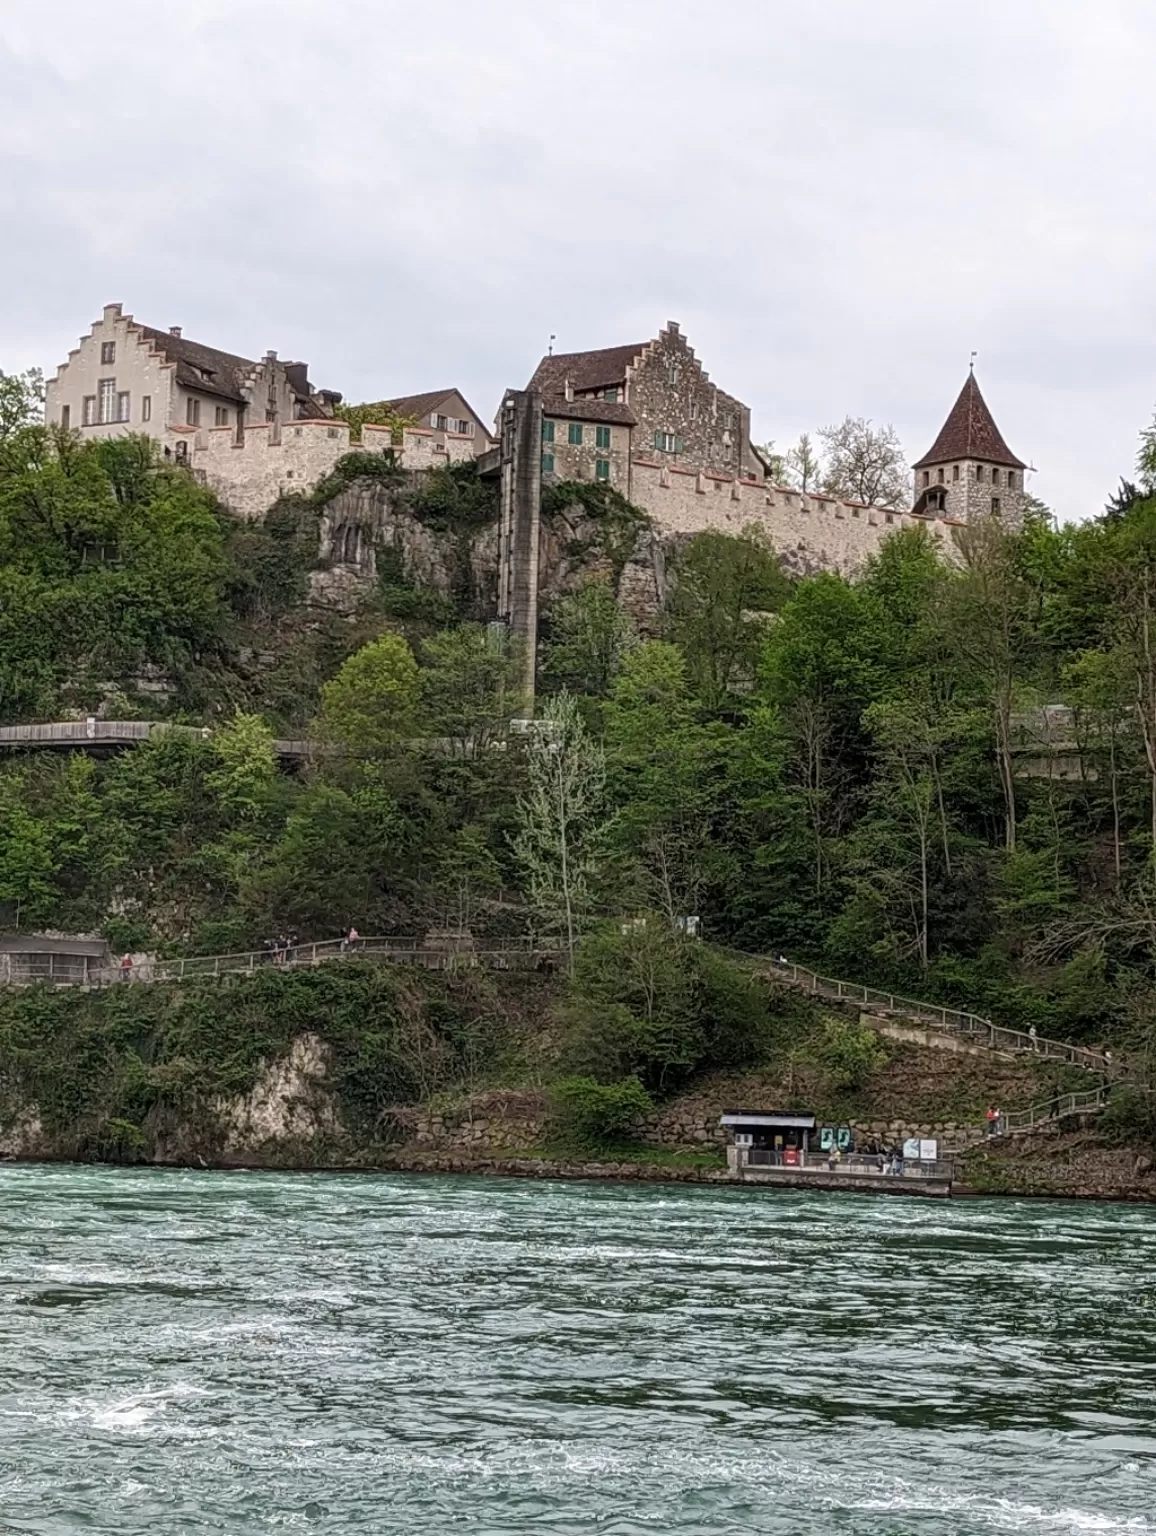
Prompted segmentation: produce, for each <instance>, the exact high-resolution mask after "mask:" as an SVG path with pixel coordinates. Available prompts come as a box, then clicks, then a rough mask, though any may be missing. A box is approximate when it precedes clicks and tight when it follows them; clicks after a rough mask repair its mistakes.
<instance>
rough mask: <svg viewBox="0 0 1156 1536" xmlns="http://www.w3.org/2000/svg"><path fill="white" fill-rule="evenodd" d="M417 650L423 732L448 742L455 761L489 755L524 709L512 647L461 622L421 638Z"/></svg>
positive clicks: (479, 627)
mask: <svg viewBox="0 0 1156 1536" xmlns="http://www.w3.org/2000/svg"><path fill="white" fill-rule="evenodd" d="M420 652H421V661H422V668H421V678H420V706H421V731H422V734H423V735H424V736H432V737H437V738H440V739H441V740H448V741H450V742H451V743H452V744H453V748H454V752H455V755H457V756H458V757H477V756H479V754H481V753H483V752H486V751H488V750H489V749H490V747H491V746H492V745H493V743H494V741H495V740H497V739H498V737H500V736H501V735H503V734H504V732H505V729H506V726H507V725H508V724H509V722H510V719H511V717H513V716H517V715H520V714H521V713H522V711H523V709H524V707H525V701H524V699H523V696H522V694H521V691H520V686H519V685H520V678H521V672H522V667H521V662H520V659H519V657H518V655H517V654H516V652H515V649H514V647H513V646H511V644H510V642H509V641H508V639H507V638H506V636H504V635H498V634H494V633H492V632H491V631H490V630H488V629H487V628H486V626H485V625H484V624H462V625H460V626H459V627H458V628H457V629H448V630H443V631H442V632H441V633H440V634H436V635H431V636H430V637H429V638H428V639H426V640H423V641H422V642H421V645H420Z"/></svg>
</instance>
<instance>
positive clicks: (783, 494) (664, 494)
mask: <svg viewBox="0 0 1156 1536" xmlns="http://www.w3.org/2000/svg"><path fill="white" fill-rule="evenodd" d="M630 498H631V500H632V501H633V502H634V503H635V505H636V506H639V507H641V508H642V509H643V511H645V512H647V513H649V515H650V516H651V517H652V518H653V520H654V523H655V526H656V529H657V531H658V533H659V534H662V535H670V534H684V535H690V534H695V533H703V532H707V531H713V532H718V533H729V534H739V533H742V532H743V530H744V529H746V528H749V527H751V526H754V527H757V528H759V529H761V530H762V531H763V533H765V534H766V536H767V538H768V539H769V540H770V542H771V545H772V546H773V548H774V549H775V550H776V551H777V553H778V554H779V555H780V556H781V557H782V560H783V564H784V565H785V566H786V567H787V568H788V569H789V570H791V571H794V572H797V573H799V574H809V573H811V572H814V571H819V570H826V571H835V572H838V573H839V574H840V575H844V576H851V575H854V574H855V573H856V572H857V571H858V570H860V569H861V568H862V566H863V565H864V563H865V562H866V561H867V560H868V559H869V558H870V556H871V555H873V554H876V553H877V552H878V550H879V548H880V545H881V544H882V542H883V540H884V539H885V538H886V537H887V536H888V535H889V534H891V533H895V532H897V531H898V530H899V529H901V528H919V527H922V528H926V529H927V531H928V532H929V534H930V535H931V537H932V538H933V539H934V540H935V541H936V543H937V544H939V545H940V546H941V547H942V548H943V551H944V553H945V555H949V554H950V551H951V549H952V547H953V535H954V532H955V530H956V529H958V528H959V527H960V526H961V525H960V524H959V523H957V522H955V521H953V520H952V519H949V518H938V517H920V516H916V515H915V514H914V513H911V512H889V511H887V510H886V509H884V508H881V507H868V506H865V505H863V504H862V503H859V502H850V501H837V500H835V499H833V498H832V497H830V496H821V495H817V494H804V493H803V492H801V491H795V490H790V489H788V488H786V487H784V486H777V485H768V484H762V483H760V482H758V481H756V480H753V479H752V480H748V479H739V478H735V477H727V476H723V475H712V474H704V473H699V474H696V473H694V472H693V471H692V470H683V469H678V468H675V467H670V466H667V465H664V464H660V463H657V462H655V461H652V460H646V459H635V461H634V463H633V465H632V467H631V483H630Z"/></svg>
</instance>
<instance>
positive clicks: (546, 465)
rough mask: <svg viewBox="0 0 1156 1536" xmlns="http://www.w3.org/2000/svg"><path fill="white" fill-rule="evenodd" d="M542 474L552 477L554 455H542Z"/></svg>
mask: <svg viewBox="0 0 1156 1536" xmlns="http://www.w3.org/2000/svg"><path fill="white" fill-rule="evenodd" d="M542 473H543V474H544V475H552V474H553V473H554V455H553V454H552V453H544V454H543V455H542Z"/></svg>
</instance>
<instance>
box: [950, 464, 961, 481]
mask: <svg viewBox="0 0 1156 1536" xmlns="http://www.w3.org/2000/svg"><path fill="white" fill-rule="evenodd" d="M951 478H952V479H953V480H958V479H959V465H958V464H953V465H952V466H951Z"/></svg>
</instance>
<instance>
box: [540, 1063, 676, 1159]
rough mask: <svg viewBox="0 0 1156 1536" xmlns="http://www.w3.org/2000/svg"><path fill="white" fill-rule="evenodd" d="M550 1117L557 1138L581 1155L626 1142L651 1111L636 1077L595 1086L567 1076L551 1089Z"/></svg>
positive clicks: (580, 1078)
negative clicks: (580, 1152)
mask: <svg viewBox="0 0 1156 1536" xmlns="http://www.w3.org/2000/svg"><path fill="white" fill-rule="evenodd" d="M551 1097H552V1106H551V1109H552V1114H551V1119H552V1121H553V1125H554V1130H555V1134H556V1136H557V1138H558V1139H559V1140H560V1141H561V1142H563V1143H565V1144H566V1145H567V1146H571V1147H574V1148H576V1149H579V1150H582V1151H585V1152H600V1151H606V1150H607V1149H609V1148H612V1147H621V1146H623V1145H625V1144H627V1143H629V1142H630V1141H631V1140H632V1139H633V1137H634V1134H635V1132H636V1130H637V1127H638V1122H639V1120H641V1119H642V1118H643V1116H644V1115H647V1114H649V1113H650V1111H651V1110H652V1109H653V1108H654V1105H653V1103H652V1101H651V1098H650V1095H649V1094H648V1093H647V1091H646V1089H645V1088H644V1087H643V1086H642V1084H641V1083H640V1082H639V1081H638V1079H637V1078H636V1077H628V1078H625V1079H624V1080H623V1081H622V1082H620V1083H596V1082H595V1081H594V1079H593V1078H592V1077H567V1078H563V1079H562V1081H561V1082H559V1083H556V1084H555V1086H554V1090H553V1093H552V1095H551Z"/></svg>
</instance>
